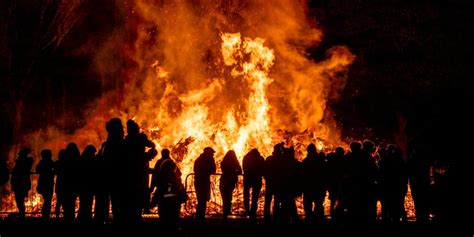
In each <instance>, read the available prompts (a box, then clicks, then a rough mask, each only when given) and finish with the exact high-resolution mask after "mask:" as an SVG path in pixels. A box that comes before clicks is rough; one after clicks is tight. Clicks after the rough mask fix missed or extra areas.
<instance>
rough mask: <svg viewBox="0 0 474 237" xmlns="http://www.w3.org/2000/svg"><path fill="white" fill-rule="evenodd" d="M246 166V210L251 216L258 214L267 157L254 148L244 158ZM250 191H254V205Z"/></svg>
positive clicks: (244, 165)
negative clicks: (250, 200)
mask: <svg viewBox="0 0 474 237" xmlns="http://www.w3.org/2000/svg"><path fill="white" fill-rule="evenodd" d="M242 163H243V168H244V207H245V212H246V213H247V214H248V215H250V216H251V217H255V216H256V215H257V208H258V197H259V196H260V190H261V189H262V177H263V175H264V171H265V159H264V158H263V157H262V155H260V152H259V151H258V150H257V149H256V148H254V149H252V150H250V151H249V152H248V153H247V154H246V155H245V156H244V158H243V161H242ZM250 191H252V205H251V206H250V204H249V199H250Z"/></svg>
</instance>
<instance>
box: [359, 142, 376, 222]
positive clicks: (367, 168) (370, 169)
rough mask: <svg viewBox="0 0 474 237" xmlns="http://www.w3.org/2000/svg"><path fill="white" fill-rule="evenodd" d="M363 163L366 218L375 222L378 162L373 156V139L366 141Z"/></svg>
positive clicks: (362, 176) (362, 175)
mask: <svg viewBox="0 0 474 237" xmlns="http://www.w3.org/2000/svg"><path fill="white" fill-rule="evenodd" d="M362 149H363V154H362V164H361V168H362V170H361V173H360V175H361V178H362V179H363V180H362V193H361V194H362V195H363V197H362V198H363V200H362V201H363V205H364V208H365V209H366V210H365V213H364V214H363V215H364V218H365V219H366V220H367V221H369V222H374V221H375V219H376V217H377V194H376V184H377V182H376V181H377V180H376V178H377V164H376V163H375V159H374V157H373V153H374V151H375V145H374V143H373V142H371V141H364V143H363V148H362Z"/></svg>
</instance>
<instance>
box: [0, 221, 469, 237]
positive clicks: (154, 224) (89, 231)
mask: <svg viewBox="0 0 474 237" xmlns="http://www.w3.org/2000/svg"><path fill="white" fill-rule="evenodd" d="M473 233H474V231H472V228H471V230H470V231H468V232H465V230H463V229H460V228H458V227H454V226H446V225H440V224H435V223H431V224H425V225H420V224H416V223H415V222H408V223H406V224H399V225H384V224H381V223H377V224H373V225H369V226H343V225H333V224H323V225H309V224H305V223H299V224H292V225H287V226H285V225H276V224H272V223H265V222H263V220H261V219H257V220H250V219H243V218H238V219H229V220H227V221H226V222H224V221H223V220H222V219H220V218H215V219H214V218H213V219H208V220H207V221H206V223H201V222H196V221H195V220H194V219H190V218H185V219H183V220H182V222H181V225H180V230H179V231H177V232H173V233H170V231H167V230H164V229H163V228H162V227H160V225H159V223H158V221H157V220H156V219H148V220H146V221H145V223H143V224H142V225H135V226H116V225H104V226H94V225H90V226H87V225H86V226H84V225H63V224H59V223H55V222H51V223H48V224H44V223H41V221H40V220H39V219H35V218H29V219H27V220H26V221H25V222H23V223H20V222H18V220H9V219H8V218H7V219H3V220H2V221H1V222H0V236H1V237H9V236H34V235H37V236H71V235H73V236H76V235H77V236H91V235H100V236H107V235H114V236H119V235H120V236H161V235H163V234H167V235H173V236H223V237H229V236H243V237H249V236H291V237H293V236H334V235H336V236H387V235H388V236H472V235H473Z"/></svg>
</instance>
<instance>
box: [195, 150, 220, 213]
mask: <svg viewBox="0 0 474 237" xmlns="http://www.w3.org/2000/svg"><path fill="white" fill-rule="evenodd" d="M214 153H215V151H214V149H212V148H211V147H206V148H204V151H203V153H202V154H201V155H200V156H199V157H198V158H197V159H196V161H194V188H195V189H196V196H197V202H198V203H197V208H196V219H199V220H203V219H204V218H205V215H206V206H207V202H208V201H209V200H210V199H211V175H213V174H215V173H216V162H215V160H214Z"/></svg>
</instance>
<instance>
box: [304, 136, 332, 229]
mask: <svg viewBox="0 0 474 237" xmlns="http://www.w3.org/2000/svg"><path fill="white" fill-rule="evenodd" d="M307 152H308V154H307V155H306V158H305V159H304V160H303V163H302V166H303V180H302V182H303V183H304V187H303V195H304V196H303V204H304V211H305V217H306V221H319V222H321V221H323V220H324V206H323V203H324V198H325V197H326V186H327V175H328V174H327V170H328V167H327V165H326V162H325V160H324V157H323V155H324V153H323V154H318V153H317V151H316V146H315V145H314V144H313V143H311V144H309V145H308V148H307Z"/></svg>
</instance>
